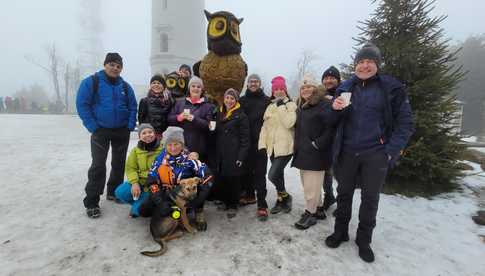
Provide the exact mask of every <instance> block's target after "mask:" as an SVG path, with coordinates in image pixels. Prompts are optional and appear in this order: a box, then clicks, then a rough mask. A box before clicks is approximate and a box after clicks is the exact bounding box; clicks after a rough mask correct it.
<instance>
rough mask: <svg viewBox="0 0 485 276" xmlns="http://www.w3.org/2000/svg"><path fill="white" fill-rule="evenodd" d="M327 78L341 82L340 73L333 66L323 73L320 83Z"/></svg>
mask: <svg viewBox="0 0 485 276" xmlns="http://www.w3.org/2000/svg"><path fill="white" fill-rule="evenodd" d="M328 76H330V77H334V78H336V79H337V81H338V82H340V81H341V80H342V79H341V78H340V72H339V70H338V69H337V68H335V66H330V67H329V68H328V69H327V70H325V72H323V75H322V81H323V79H324V78H325V77H328Z"/></svg>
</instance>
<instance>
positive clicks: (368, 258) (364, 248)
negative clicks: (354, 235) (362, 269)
mask: <svg viewBox="0 0 485 276" xmlns="http://www.w3.org/2000/svg"><path fill="white" fill-rule="evenodd" d="M355 243H356V244H357V246H358V247H359V257H360V258H361V259H362V260H364V261H365V262H367V263H372V262H374V259H375V257H374V252H373V251H372V248H371V247H370V244H368V243H366V244H359V243H357V241H356V242H355Z"/></svg>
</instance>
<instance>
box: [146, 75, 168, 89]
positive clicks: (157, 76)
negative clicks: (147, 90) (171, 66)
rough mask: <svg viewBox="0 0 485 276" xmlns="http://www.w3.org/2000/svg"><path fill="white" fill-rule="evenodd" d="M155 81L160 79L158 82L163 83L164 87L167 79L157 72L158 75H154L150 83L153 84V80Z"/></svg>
mask: <svg viewBox="0 0 485 276" xmlns="http://www.w3.org/2000/svg"><path fill="white" fill-rule="evenodd" d="M154 81H158V82H160V83H161V84H162V85H163V87H165V79H164V78H163V76H161V75H158V74H157V75H154V76H153V77H152V78H151V79H150V84H151V83H152V82H154Z"/></svg>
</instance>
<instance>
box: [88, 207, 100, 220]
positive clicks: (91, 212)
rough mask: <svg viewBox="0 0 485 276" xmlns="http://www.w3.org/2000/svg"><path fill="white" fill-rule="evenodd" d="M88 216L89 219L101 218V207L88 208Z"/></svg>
mask: <svg viewBox="0 0 485 276" xmlns="http://www.w3.org/2000/svg"><path fill="white" fill-rule="evenodd" d="M86 215H88V217H89V218H93V219H95V218H99V217H100V216H101V209H100V208H99V207H93V208H86Z"/></svg>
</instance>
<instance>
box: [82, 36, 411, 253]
mask: <svg viewBox="0 0 485 276" xmlns="http://www.w3.org/2000/svg"><path fill="white" fill-rule="evenodd" d="M380 64H381V54H380V51H379V49H378V48H377V47H376V46H375V45H373V44H371V43H368V44H365V45H364V46H363V47H362V49H360V50H359V51H358V52H357V53H356V55H355V60H354V65H355V74H354V75H352V76H351V77H350V78H349V79H347V80H345V81H343V82H341V78H340V73H339V71H338V70H337V68H335V67H333V66H332V67H330V68H328V69H327V70H325V71H324V73H323V75H322V79H321V83H318V82H317V81H315V80H314V79H313V78H312V77H310V76H305V77H304V78H303V80H302V81H301V83H300V87H299V95H298V97H297V98H296V99H292V98H291V97H290V95H289V94H288V90H287V86H286V81H285V79H284V77H282V76H277V77H275V78H273V79H272V81H271V96H268V95H266V94H265V93H264V91H263V89H262V87H261V83H262V82H261V78H260V77H259V76H258V75H256V74H252V75H250V76H249V77H248V78H247V89H246V91H245V93H242V95H241V91H237V90H235V89H233V88H230V89H228V90H227V91H225V93H224V102H223V105H222V106H216V105H215V104H213V103H211V101H210V99H208V98H207V97H206V96H205V95H204V83H203V80H202V79H200V78H198V77H197V76H191V71H190V67H189V66H185V65H184V66H182V67H181V68H180V70H179V71H178V73H179V74H181V75H185V76H189V77H190V81H189V83H188V91H187V95H186V97H185V98H180V97H178V98H175V97H173V95H171V94H170V91H169V90H167V89H166V87H167V84H166V83H165V79H164V77H163V76H161V75H155V76H153V77H152V78H151V80H150V89H149V92H148V95H147V97H145V98H143V99H141V100H140V103H139V107H138V105H137V101H136V98H135V95H134V92H133V89H132V88H131V86H130V85H129V84H128V83H126V82H125V81H124V80H123V79H122V78H121V77H120V73H121V71H122V68H123V61H122V58H121V56H120V55H119V54H117V53H108V54H107V56H106V59H105V62H104V70H101V71H99V72H97V73H95V74H94V75H93V76H90V77H88V78H86V79H85V80H83V81H82V83H81V85H80V88H79V91H78V95H77V102H76V104H77V109H78V113H79V116H80V117H81V119H82V122H83V124H84V126H85V127H86V128H87V130H88V131H89V132H90V133H91V155H92V164H91V167H90V168H89V171H88V182H87V184H86V188H85V191H86V196H85V198H84V206H85V207H86V213H87V215H88V216H89V217H91V218H96V217H99V216H100V215H101V210H100V207H99V201H100V196H101V195H102V194H103V191H104V186H105V182H106V165H105V163H106V158H107V153H108V150H109V146H110V145H111V148H112V160H111V173H110V176H109V179H108V182H107V199H108V200H116V201H120V202H125V203H129V204H132V207H131V210H130V215H131V216H132V217H137V216H151V215H152V214H153V212H161V215H167V216H168V215H170V211H171V208H172V206H171V205H173V204H172V203H171V202H170V200H171V198H170V191H171V190H172V189H173V188H174V187H176V186H177V185H178V181H179V180H181V179H184V178H190V177H199V178H200V179H201V181H200V184H199V185H198V193H197V197H196V198H194V199H193V200H191V201H190V203H189V207H190V208H191V209H192V210H193V211H194V213H195V221H196V225H197V228H198V229H199V230H206V229H207V222H206V221H205V218H204V213H203V207H204V202H205V201H206V200H211V201H214V203H216V204H217V205H218V209H219V210H224V211H225V212H226V215H227V217H228V218H230V219H232V218H234V217H235V216H236V215H237V210H238V208H239V206H242V205H250V204H256V205H257V210H256V217H257V218H258V219H259V220H261V221H265V220H267V218H268V216H269V214H270V213H271V214H272V215H276V214H278V213H288V212H290V211H291V209H292V200H293V198H292V196H291V195H290V194H289V193H288V191H287V189H286V183H285V176H284V171H285V168H286V167H287V165H288V164H289V163H290V161H291V166H293V167H295V168H297V169H299V171H300V179H301V183H302V186H303V192H304V199H305V210H304V211H303V212H302V215H301V217H300V219H299V220H298V221H297V222H295V227H296V228H297V229H302V230H303V229H308V228H309V227H311V226H313V225H315V224H316V223H317V221H318V220H323V219H325V218H326V214H325V211H326V210H328V208H329V207H330V206H331V205H333V204H334V203H335V202H336V203H337V208H336V211H335V212H334V215H335V228H334V232H333V233H332V234H331V235H329V236H328V237H327V238H326V240H325V243H326V245H327V246H328V247H330V248H337V247H339V245H340V244H341V243H342V242H345V241H348V240H349V234H348V231H349V229H348V227H349V222H350V219H351V211H352V198H353V194H354V191H355V189H356V188H357V187H360V188H361V205H360V209H359V226H358V229H357V235H356V239H355V241H356V244H357V246H358V248H359V256H360V257H361V258H362V259H363V260H364V261H366V262H373V261H374V253H373V250H372V249H371V247H370V244H371V241H372V233H373V229H374V227H375V225H376V214H377V209H378V203H379V194H380V191H381V188H382V186H383V184H384V182H385V178H386V175H387V172H388V170H389V168H392V167H393V166H394V164H395V163H396V161H397V159H398V158H399V156H400V154H401V153H402V151H403V149H404V148H405V146H406V144H407V141H408V139H409V137H410V136H411V135H412V133H413V130H414V128H413V120H412V113H411V108H410V104H409V100H408V97H407V94H406V92H405V89H404V86H403V85H402V84H401V83H400V82H399V81H397V80H396V79H394V78H392V77H390V76H387V75H384V74H381V73H380V72H379V66H380ZM137 118H138V122H139V125H138V136H139V141H138V143H137V145H136V147H135V148H134V149H132V150H131V152H130V154H129V156H128V159H127V161H126V162H125V158H126V154H127V149H128V143H129V137H130V132H131V131H133V130H134V129H135V127H136V125H137V124H136V123H137ZM268 159H269V160H270V164H271V166H270V168H269V171H268V170H267V164H268ZM267 171H268V175H267V177H268V179H269V180H270V181H271V182H272V183H273V184H274V186H275V189H276V192H277V199H276V202H275V204H274V205H273V206H272V208H270V209H269V207H268V203H267V201H266V195H267V188H266V174H267ZM125 172H126V176H127V180H126V181H123V180H124V173H125ZM333 176H335V179H336V180H337V184H338V185H337V196H336V198H335V196H334V194H333V189H332V186H333V185H332V179H333ZM322 190H323V191H322Z"/></svg>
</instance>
